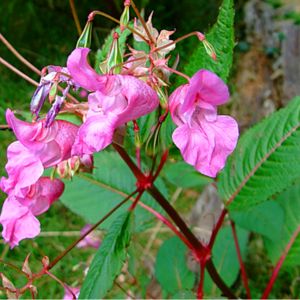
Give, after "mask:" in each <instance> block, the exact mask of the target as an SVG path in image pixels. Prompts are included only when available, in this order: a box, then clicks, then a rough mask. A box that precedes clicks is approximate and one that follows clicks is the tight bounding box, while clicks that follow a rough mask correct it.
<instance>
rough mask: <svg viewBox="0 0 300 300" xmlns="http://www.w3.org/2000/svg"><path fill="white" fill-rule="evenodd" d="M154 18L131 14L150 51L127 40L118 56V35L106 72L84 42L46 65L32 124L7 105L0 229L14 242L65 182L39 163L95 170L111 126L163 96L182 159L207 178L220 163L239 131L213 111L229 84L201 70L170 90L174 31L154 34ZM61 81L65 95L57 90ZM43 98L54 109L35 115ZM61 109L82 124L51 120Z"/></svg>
mask: <svg viewBox="0 0 300 300" xmlns="http://www.w3.org/2000/svg"><path fill="white" fill-rule="evenodd" d="M151 18H152V15H151V16H150V17H149V19H148V21H147V23H146V25H145V26H146V28H144V27H143V26H142V24H140V23H138V22H137V21H136V22H135V23H134V29H133V32H134V38H135V39H136V40H137V41H139V42H144V43H145V44H147V46H148V48H149V51H146V50H145V51H141V50H136V49H134V48H132V47H128V49H129V53H127V54H125V55H124V57H122V58H121V60H119V56H118V55H114V53H112V51H116V53H120V49H118V43H117V41H118V35H117V34H115V35H114V40H113V44H112V47H111V53H109V54H108V58H107V60H106V69H105V70H106V73H103V74H98V73H97V72H96V71H95V70H94V69H93V68H92V67H91V66H90V65H89V63H88V53H89V51H90V50H89V48H87V47H78V48H76V49H75V50H73V51H72V53H71V54H70V56H69V57H68V59H67V66H66V67H58V66H51V67H48V68H45V69H44V72H43V76H42V78H41V81H40V84H39V86H38V88H37V90H36V92H35V93H34V95H33V97H32V102H31V111H32V113H33V114H34V115H35V117H34V120H33V122H32V123H27V122H24V121H21V120H19V119H17V118H16V117H15V116H14V113H13V112H12V111H11V110H7V113H6V119H7V123H8V125H9V126H10V127H11V128H12V130H13V132H14V133H15V135H16V138H17V140H18V141H16V142H13V143H12V144H11V145H10V146H9V147H8V150H7V157H8V162H7V164H6V171H7V174H8V178H4V177H3V178H2V179H1V183H0V188H1V189H2V190H3V191H4V192H5V193H7V195H8V197H7V199H6V200H5V203H4V205H3V208H2V213H1V216H0V222H1V223H2V226H3V233H2V235H3V237H4V239H5V241H6V242H8V243H9V244H10V245H11V247H14V246H16V245H18V243H19V241H20V240H22V239H24V238H32V237H35V236H36V235H37V234H38V233H39V232H40V224H39V221H38V220H37V218H36V216H38V215H39V214H41V213H43V212H45V211H46V210H48V209H49V207H50V206H51V204H52V203H53V202H54V201H55V200H57V199H58V198H59V197H60V195H61V194H62V192H63V189H64V184H63V182H62V181H60V180H59V179H53V178H49V177H43V173H44V169H47V168H51V167H54V168H56V170H57V173H58V175H59V176H60V177H61V178H70V177H71V176H73V175H74V173H75V172H77V171H92V169H93V160H92V156H91V155H93V153H95V152H98V151H101V150H103V149H104V148H106V147H107V146H108V145H110V144H111V143H112V142H113V139H114V133H115V131H116V129H117V128H119V127H121V126H125V125H126V124H127V123H128V122H130V121H135V120H137V119H139V118H140V117H142V116H145V115H147V114H149V113H151V112H153V111H154V110H155V109H157V108H158V107H159V105H160V103H161V104H162V105H161V106H162V107H161V109H160V111H161V110H166V112H164V113H167V112H168V111H170V113H171V117H172V119H173V121H174V123H175V124H176V125H177V128H176V130H175V131H174V133H173V141H174V143H175V145H176V146H177V147H178V148H179V149H180V152H181V154H182V156H183V159H184V160H185V161H186V162H187V163H189V164H191V165H193V166H194V167H195V168H196V170H198V171H199V172H201V173H203V174H205V175H207V176H211V177H215V176H216V175H217V173H218V172H219V171H220V170H221V169H222V168H223V167H224V165H225V162H226V158H227V156H228V155H229V154H230V153H231V152H232V151H233V150H234V148H235V146H236V142H237V138H238V126H237V123H236V121H235V120H234V119H233V118H231V117H229V116H218V115H217V106H218V105H221V104H224V103H226V102H227V101H228V99H229V91H228V88H227V86H226V85H225V83H224V82H223V81H222V80H221V79H220V78H219V77H218V76H217V75H216V74H214V73H212V72H210V71H208V70H200V71H198V72H197V73H196V74H194V76H193V77H192V78H190V79H189V78H188V83H187V84H184V85H182V86H180V87H178V88H177V89H176V90H175V91H174V92H173V93H172V94H171V95H170V97H168V95H167V87H168V85H169V76H170V74H171V72H173V73H178V74H180V72H177V71H176V70H175V69H172V68H170V67H169V66H168V60H169V57H167V56H166V55H168V54H169V52H170V51H172V50H173V49H174V48H175V44H176V43H175V41H172V40H170V39H169V38H170V35H171V34H173V33H174V32H173V31H166V30H162V31H161V32H160V33H158V31H157V30H156V29H155V28H154V27H153V26H152V24H151ZM90 22H91V20H89V23H88V26H89V25H90ZM123 25H124V26H126V24H123ZM86 28H89V27H86ZM87 30H88V29H87ZM196 36H197V37H198V39H199V40H200V41H202V42H205V45H206V48H207V47H208V48H209V53H210V55H211V56H212V57H213V58H215V53H214V52H213V48H212V47H211V45H210V44H209V43H208V42H207V41H206V40H205V37H204V35H203V34H201V33H196ZM125 57H126V61H125V62H123V58H125ZM114 59H115V61H114ZM112 62H113V63H114V65H112ZM116 66H119V67H118V68H116ZM120 66H121V67H120ZM47 72H48V74H46V73H47ZM184 77H185V78H187V76H184ZM60 84H63V86H64V87H60V86H59V85H60ZM59 87H60V90H62V95H59V94H58V93H59ZM71 89H73V90H75V91H78V90H79V89H82V90H83V91H84V92H85V93H86V97H87V102H85V101H82V102H79V101H77V100H75V102H72V103H70V102H68V101H67V98H68V93H69V91H70V90H71ZM47 97H48V98H49V101H50V103H52V102H53V105H52V108H51V109H50V111H49V112H48V114H47V116H46V117H45V118H41V119H39V114H40V111H41V108H42V105H43V103H44V102H45V99H46V98H47ZM168 99H169V100H168ZM61 109H63V111H64V112H69V113H74V114H76V115H79V116H80V117H81V118H82V124H81V126H77V125H74V124H72V123H70V122H67V121H63V120H55V117H56V116H57V114H58V113H60V111H61ZM154 125H155V124H153V130H156V129H157V128H158V127H157V126H154Z"/></svg>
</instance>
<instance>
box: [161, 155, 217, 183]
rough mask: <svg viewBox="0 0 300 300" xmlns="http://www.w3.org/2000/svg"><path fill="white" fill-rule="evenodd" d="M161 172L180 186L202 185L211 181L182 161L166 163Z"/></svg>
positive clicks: (171, 181)
mask: <svg viewBox="0 0 300 300" xmlns="http://www.w3.org/2000/svg"><path fill="white" fill-rule="evenodd" d="M163 172H164V175H165V177H166V179H167V180H168V181H169V182H170V183H172V184H174V185H175V186H178V187H182V188H191V187H203V186H205V185H207V184H209V183H211V182H212V181H213V180H212V179H211V178H209V177H206V176H204V175H202V174H200V173H199V172H197V171H196V170H195V169H194V168H193V167H192V166H190V165H188V164H187V163H185V162H184V161H178V162H175V163H168V164H166V166H165V167H164V169H163Z"/></svg>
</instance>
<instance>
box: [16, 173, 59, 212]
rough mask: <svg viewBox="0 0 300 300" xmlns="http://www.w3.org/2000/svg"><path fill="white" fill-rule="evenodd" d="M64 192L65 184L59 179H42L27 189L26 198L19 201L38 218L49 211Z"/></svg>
mask: <svg viewBox="0 0 300 300" xmlns="http://www.w3.org/2000/svg"><path fill="white" fill-rule="evenodd" d="M63 191H64V183H63V182H62V181H61V180H59V179H53V180H52V179H50V178H49V177H41V178H40V179H39V180H38V181H37V182H36V183H35V184H34V185H32V186H30V187H29V188H28V189H27V193H26V194H25V196H24V198H18V201H19V202H20V203H21V204H23V205H24V206H27V207H28V208H29V209H30V211H31V212H32V213H33V215H35V216H37V215H40V214H42V213H44V212H45V211H47V210H48V209H49V207H50V206H51V204H52V203H53V202H54V201H56V200H58V198H59V197H60V196H61V194H62V193H63Z"/></svg>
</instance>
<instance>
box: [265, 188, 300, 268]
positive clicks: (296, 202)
mask: <svg viewBox="0 0 300 300" xmlns="http://www.w3.org/2000/svg"><path fill="white" fill-rule="evenodd" d="M275 201H276V202H277V203H278V204H279V205H280V206H281V208H282V209H283V211H284V214H285V218H284V223H283V224H281V223H278V226H277V230H276V231H275V232H274V236H273V238H272V240H270V239H267V238H265V246H266V249H267V253H268V255H269V257H270V258H271V260H272V262H273V263H274V264H275V263H276V262H277V261H278V260H279V258H280V256H281V255H282V253H283V251H284V249H285V247H286V246H287V244H288V243H289V241H290V239H291V237H292V235H293V233H294V232H295V231H296V230H297V228H298V227H299V226H300V214H299V212H300V185H299V184H298V185H294V186H292V187H291V188H289V189H288V190H286V191H285V192H283V193H282V194H280V195H279V196H278V197H277V199H276V200H275ZM269 213H273V212H269ZM274 218H276V216H274ZM299 265H300V235H298V237H297V238H296V240H295V242H294V244H293V245H292V248H291V249H290V251H289V252H288V255H287V257H286V259H285V261H284V264H283V267H295V266H299Z"/></svg>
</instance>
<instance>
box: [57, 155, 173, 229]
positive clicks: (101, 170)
mask: <svg viewBox="0 0 300 300" xmlns="http://www.w3.org/2000/svg"><path fill="white" fill-rule="evenodd" d="M94 165H95V168H94V172H93V174H87V173H80V174H79V175H78V176H75V177H73V179H72V181H69V180H65V184H66V186H65V191H64V193H63V195H62V197H61V198H60V200H61V201H62V202H63V204H65V205H66V206H67V207H68V208H69V209H70V210H71V211H73V212H74V213H76V214H78V215H79V216H81V217H83V218H84V219H85V220H86V221H87V222H88V223H96V222H97V221H98V220H100V219H101V218H102V217H103V216H104V215H105V214H106V213H107V212H108V211H110V210H111V209H112V208H113V207H114V206H115V205H117V204H118V203H119V202H120V201H121V200H122V199H124V198H125V197H127V196H128V195H129V194H130V193H131V192H133V191H134V190H135V189H136V185H135V183H136V179H135V177H134V176H133V175H132V173H131V171H130V170H129V168H128V167H127V165H126V164H125V163H124V162H123V160H122V159H121V158H120V157H119V156H118V154H117V153H115V152H109V151H102V152H100V153H97V154H95V155H94ZM155 184H156V185H157V187H158V188H159V189H160V190H161V192H162V193H163V194H164V195H165V196H166V197H167V198H168V192H167V190H166V187H165V185H164V183H163V182H162V180H161V179H159V178H158V180H157V181H156V182H155ZM141 200H142V202H143V203H145V204H147V205H148V206H151V207H152V208H154V209H155V210H157V211H159V212H161V211H162V210H161V208H160V206H159V205H158V204H157V203H156V201H155V200H153V199H152V197H151V196H150V195H148V194H147V193H144V195H143V196H142V199H141ZM130 205H131V203H130V201H129V202H128V203H127V204H125V205H123V206H122V207H121V208H120V209H118V210H117V211H116V212H115V213H114V214H113V215H112V216H111V217H110V218H108V219H107V220H106V221H105V222H103V223H102V224H101V226H100V228H109V226H110V224H111V223H112V221H113V220H114V219H115V218H118V216H119V215H120V214H121V213H122V212H124V211H126V209H127V208H128V207H129V206H130ZM153 220H154V217H153V215H152V214H150V213H149V212H148V211H146V210H145V209H144V208H142V207H141V206H139V205H138V206H137V207H136V218H135V222H136V224H135V227H136V229H137V230H139V231H142V230H144V229H146V228H148V227H149V224H151V222H152V221H153Z"/></svg>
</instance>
